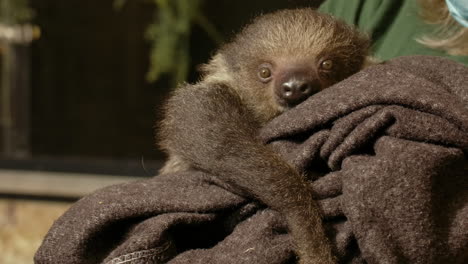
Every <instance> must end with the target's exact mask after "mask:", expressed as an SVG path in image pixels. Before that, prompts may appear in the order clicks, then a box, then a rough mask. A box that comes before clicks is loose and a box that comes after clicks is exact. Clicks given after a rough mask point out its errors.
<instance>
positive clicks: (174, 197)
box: [35, 56, 468, 264]
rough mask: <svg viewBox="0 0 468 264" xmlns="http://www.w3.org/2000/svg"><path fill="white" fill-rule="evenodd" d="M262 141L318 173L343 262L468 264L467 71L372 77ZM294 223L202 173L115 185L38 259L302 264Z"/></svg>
mask: <svg viewBox="0 0 468 264" xmlns="http://www.w3.org/2000/svg"><path fill="white" fill-rule="evenodd" d="M259 137H260V139H261V140H262V141H263V142H265V144H268V145H269V146H271V148H272V149H274V150H275V151H276V152H277V153H278V154H279V155H281V156H282V157H283V158H284V159H285V160H287V161H288V162H290V164H292V165H293V166H294V167H295V168H296V169H297V170H299V171H300V172H302V173H304V175H305V177H308V176H309V175H308V172H311V171H314V172H320V173H321V174H322V176H321V177H319V178H311V179H310V182H311V187H312V189H313V192H314V193H313V194H314V197H315V198H316V199H317V200H318V203H319V205H320V207H321V208H322V211H323V215H324V224H325V227H326V229H327V232H328V235H329V237H330V239H331V241H332V242H333V243H334V245H335V249H336V254H337V256H338V258H339V260H340V263H466V262H468V254H467V253H466V248H468V222H467V220H466V219H468V192H467V190H468V181H467V176H468V158H467V155H468V69H467V68H466V67H465V66H463V65H460V64H457V63H455V62H452V61H449V60H446V59H443V58H437V57H429V56H410V57H401V58H397V59H394V60H392V61H389V62H386V63H383V64H381V65H377V66H374V67H370V68H367V69H365V70H364V71H362V72H359V73H358V74H355V75H353V76H351V77H350V78H348V79H346V80H344V81H342V82H340V83H338V84H336V85H334V86H332V87H330V88H328V89H326V90H324V91H322V92H320V93H318V94H316V95H314V96H312V97H311V98H309V99H308V100H307V101H305V102H304V103H302V104H300V105H298V106H297V107H295V108H294V109H291V110H290V111H288V112H286V113H284V114H283V115H281V116H279V117H277V118H276V119H274V120H272V121H271V122H270V123H269V124H267V126H266V127H264V128H263V129H262V131H261V132H260V135H259ZM295 262H296V257H295V255H294V252H293V243H292V241H291V240H290V237H289V235H288V231H287V228H286V226H285V223H284V219H283V218H282V216H281V215H280V214H279V213H277V212H276V211H273V210H271V209H269V208H267V207H265V206H264V205H262V204H260V203H258V202H256V201H252V200H249V199H247V198H245V197H241V196H239V195H237V194H234V193H233V192H231V191H230V190H229V187H228V185H227V184H223V183H222V182H220V180H219V179H218V178H217V177H215V176H213V175H208V174H205V173H203V172H199V171H188V172H184V173H176V174H171V175H158V176H156V177H154V178H151V179H148V180H144V181H139V182H132V183H127V184H121V185H116V186H111V187H107V188H104V189H102V190H99V191H97V192H95V193H93V194H91V195H89V196H87V197H85V198H83V199H81V200H80V201H78V202H77V203H76V204H75V205H74V206H73V207H72V208H70V210H69V211H67V212H66V213H65V214H64V215H63V216H62V217H61V218H59V219H58V220H57V221H56V223H55V224H54V225H53V227H52V228H51V230H50V231H49V233H48V234H47V236H46V238H45V239H44V242H43V244H42V245H41V247H40V248H39V250H38V252H37V253H36V256H35V263H38V264H43V263H44V264H45V263H54V264H55V263H71V264H81V263H86V264H92V263H112V264H118V263H119V264H120V263H134V264H136V263H259V264H262V263H265V264H267V263H268V264H283V263H295Z"/></svg>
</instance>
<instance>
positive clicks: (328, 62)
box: [320, 60, 333, 70]
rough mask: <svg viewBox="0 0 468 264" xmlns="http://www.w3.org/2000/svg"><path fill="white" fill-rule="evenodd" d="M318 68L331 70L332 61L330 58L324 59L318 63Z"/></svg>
mask: <svg viewBox="0 0 468 264" xmlns="http://www.w3.org/2000/svg"><path fill="white" fill-rule="evenodd" d="M320 68H322V69H323V70H331V69H332V68H333V61H332V60H324V61H322V63H320Z"/></svg>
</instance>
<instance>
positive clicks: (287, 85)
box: [280, 79, 314, 105]
mask: <svg viewBox="0 0 468 264" xmlns="http://www.w3.org/2000/svg"><path fill="white" fill-rule="evenodd" d="M280 89H281V91H280V96H281V98H282V99H283V100H284V101H285V102H286V103H287V104H288V105H297V104H299V103H301V102H303V101H304V100H305V99H307V98H308V97H309V96H311V95H312V94H313V92H314V89H313V84H312V83H311V82H308V81H303V80H296V79H292V80H288V81H287V82H284V83H283V84H281V88H280Z"/></svg>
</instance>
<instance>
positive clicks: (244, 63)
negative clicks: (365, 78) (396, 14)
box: [204, 9, 369, 122]
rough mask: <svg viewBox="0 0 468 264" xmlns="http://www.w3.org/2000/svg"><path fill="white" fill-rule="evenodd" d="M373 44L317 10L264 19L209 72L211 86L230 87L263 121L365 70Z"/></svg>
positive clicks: (222, 54)
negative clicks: (220, 83) (222, 84)
mask: <svg viewBox="0 0 468 264" xmlns="http://www.w3.org/2000/svg"><path fill="white" fill-rule="evenodd" d="M368 48H369V40H368V38H367V36H366V35H364V34H362V33H360V32H359V31H357V30H356V29H355V28H353V27H351V26H349V25H347V24H345V23H344V22H341V21H339V20H337V19H335V18H333V17H331V16H329V15H325V14H321V13H318V12H316V11H314V10H312V9H293V10H282V11H278V12H275V13H271V14H266V15H263V16H259V17H257V18H256V19H254V21H253V22H252V23H251V24H249V25H247V26H246V27H245V28H244V29H243V30H242V31H241V32H240V33H239V34H238V35H237V36H236V37H235V38H234V39H233V41H232V42H230V43H228V44H226V45H225V46H223V47H222V48H221V49H220V50H219V52H218V53H217V54H216V55H215V56H214V58H213V59H212V61H211V62H210V63H209V64H208V65H206V66H205V67H204V70H205V80H209V81H227V82H229V83H230V84H231V86H232V87H233V88H234V89H236V90H237V91H238V93H239V94H240V95H241V97H242V98H243V99H244V101H245V102H246V103H247V104H248V106H249V107H250V108H251V109H252V110H253V111H254V112H255V113H256V114H257V116H258V117H259V119H260V121H265V122H266V121H268V120H270V119H272V118H273V117H274V116H276V115H278V114H280V113H282V112H284V111H286V110H287V109H289V108H291V107H294V106H296V105H297V104H299V103H301V102H303V101H304V100H305V99H307V98H308V97H310V96H311V95H313V94H315V93H317V92H319V91H321V90H323V89H325V88H327V87H329V86H331V85H332V84H334V83H336V82H339V81H341V80H343V79H345V78H347V77H348V76H350V75H352V74H354V73H356V72H357V71H359V70H360V69H362V67H363V65H364V62H365V60H366V57H367V56H368Z"/></svg>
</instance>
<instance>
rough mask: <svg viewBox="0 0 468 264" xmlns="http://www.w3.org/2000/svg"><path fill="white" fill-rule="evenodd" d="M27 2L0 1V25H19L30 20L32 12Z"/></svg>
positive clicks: (19, 0)
mask: <svg viewBox="0 0 468 264" xmlns="http://www.w3.org/2000/svg"><path fill="white" fill-rule="evenodd" d="M28 2H29V1H28V0H0V23H4V24H21V23H26V22H29V21H30V20H31V18H32V17H33V16H34V12H33V11H32V9H31V8H29V5H28Z"/></svg>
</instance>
